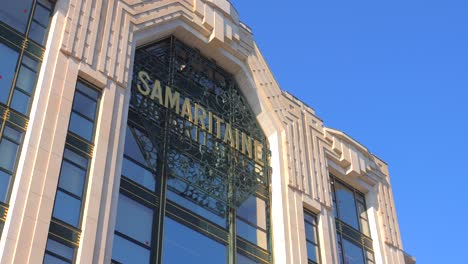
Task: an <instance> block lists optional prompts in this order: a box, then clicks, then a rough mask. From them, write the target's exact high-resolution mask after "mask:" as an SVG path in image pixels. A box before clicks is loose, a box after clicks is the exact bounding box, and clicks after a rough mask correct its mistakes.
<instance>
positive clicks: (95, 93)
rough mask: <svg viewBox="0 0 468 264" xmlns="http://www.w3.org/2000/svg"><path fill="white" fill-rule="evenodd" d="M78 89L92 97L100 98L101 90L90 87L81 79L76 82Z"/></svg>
mask: <svg viewBox="0 0 468 264" xmlns="http://www.w3.org/2000/svg"><path fill="white" fill-rule="evenodd" d="M76 89H78V90H79V91H81V92H83V93H84V94H86V95H88V96H90V97H91V98H94V99H96V100H97V99H98V98H99V92H98V91H96V89H93V88H90V87H88V85H86V84H84V83H83V82H81V81H78V82H77V83H76Z"/></svg>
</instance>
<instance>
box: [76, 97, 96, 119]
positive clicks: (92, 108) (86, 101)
mask: <svg viewBox="0 0 468 264" xmlns="http://www.w3.org/2000/svg"><path fill="white" fill-rule="evenodd" d="M73 110H75V111H77V112H79V113H81V114H82V115H84V116H87V117H88V118H89V119H91V120H94V117H95V115H96V101H94V100H91V99H90V98H89V97H86V96H84V95H83V94H81V93H75V98H74V100H73Z"/></svg>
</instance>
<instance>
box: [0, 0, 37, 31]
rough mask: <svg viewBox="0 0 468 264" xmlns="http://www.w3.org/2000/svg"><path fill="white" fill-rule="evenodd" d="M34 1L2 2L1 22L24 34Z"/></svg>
mask: <svg viewBox="0 0 468 264" xmlns="http://www.w3.org/2000/svg"><path fill="white" fill-rule="evenodd" d="M31 3H32V0H15V1H2V8H0V20H1V21H3V22H5V23H6V24H8V25H9V26H11V27H13V28H15V29H16V30H18V31H20V32H21V33H24V32H25V31H26V25H27V23H28V18H29V13H30V11H31V7H32V5H31Z"/></svg>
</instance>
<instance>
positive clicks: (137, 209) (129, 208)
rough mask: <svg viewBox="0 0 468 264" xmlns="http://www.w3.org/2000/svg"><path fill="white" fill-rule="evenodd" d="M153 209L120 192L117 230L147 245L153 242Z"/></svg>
mask: <svg viewBox="0 0 468 264" xmlns="http://www.w3.org/2000/svg"><path fill="white" fill-rule="evenodd" d="M152 224H153V210H152V209H150V208H148V207H146V206H144V205H142V204H140V203H138V202H136V201H135V200H133V199H130V198H129V197H127V196H125V195H123V194H119V203H118V209H117V223H116V227H115V230H117V231H119V232H120V233H123V234H125V235H127V236H129V237H131V238H133V239H135V240H137V241H139V242H141V243H143V244H145V245H150V244H151V235H152Z"/></svg>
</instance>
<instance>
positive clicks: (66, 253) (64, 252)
mask: <svg viewBox="0 0 468 264" xmlns="http://www.w3.org/2000/svg"><path fill="white" fill-rule="evenodd" d="M46 250H48V251H50V252H53V253H55V254H57V255H59V256H62V257H64V258H66V259H69V260H72V259H73V253H74V249H73V248H71V247H69V246H66V245H64V244H62V243H59V242H57V241H55V240H53V239H48V240H47V246H46Z"/></svg>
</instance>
